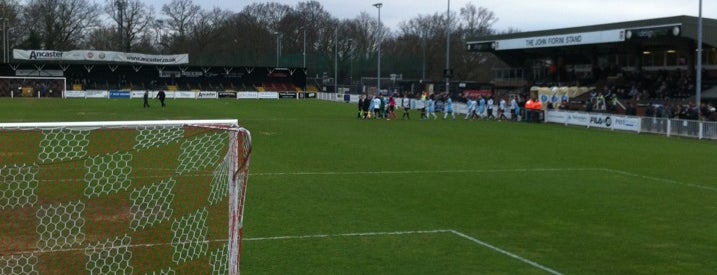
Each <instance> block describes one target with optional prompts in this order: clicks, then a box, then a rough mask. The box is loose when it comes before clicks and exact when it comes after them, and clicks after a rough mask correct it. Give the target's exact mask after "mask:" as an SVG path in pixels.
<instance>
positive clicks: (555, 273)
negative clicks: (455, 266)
mask: <svg viewBox="0 0 717 275" xmlns="http://www.w3.org/2000/svg"><path fill="white" fill-rule="evenodd" d="M439 233H450V234H452V235H454V236H457V237H460V238H462V239H465V240H468V241H470V242H472V243H474V244H477V245H479V246H482V247H485V248H488V249H490V250H493V251H494V252H498V253H500V254H503V255H505V256H508V257H510V258H513V259H515V260H518V261H520V262H522V263H524V264H528V265H531V266H533V267H535V268H537V269H540V270H543V271H545V272H548V273H550V274H553V275H562V273H560V272H558V271H556V270H555V269H552V268H549V267H546V266H544V265H541V264H539V263H536V262H534V261H531V260H529V259H526V258H524V257H521V256H518V255H517V254H515V253H512V252H509V251H507V250H505V249H502V248H500V247H497V246H495V245H492V244H489V243H487V242H484V241H482V240H479V239H478V238H475V237H472V236H470V235H468V234H465V233H462V232H459V231H456V230H453V229H436V230H414V231H393V232H364V233H339V234H316V235H297V236H276V237H257V238H243V239H242V240H243V241H269V240H297V239H323V238H337V237H372V236H391V235H416V234H439Z"/></svg>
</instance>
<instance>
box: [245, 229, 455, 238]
mask: <svg viewBox="0 0 717 275" xmlns="http://www.w3.org/2000/svg"><path fill="white" fill-rule="evenodd" d="M451 231H452V230H448V229H437V230H414V231H394V232H364V233H340V234H317V235H299V236H276V237H258V238H243V239H242V240H243V241H273V240H292V239H293V240H295V239H323V238H331V237H363V236H388V235H409V234H436V233H449V232H451Z"/></svg>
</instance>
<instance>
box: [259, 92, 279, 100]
mask: <svg viewBox="0 0 717 275" xmlns="http://www.w3.org/2000/svg"><path fill="white" fill-rule="evenodd" d="M259 99H279V93H277V92H260V93H259Z"/></svg>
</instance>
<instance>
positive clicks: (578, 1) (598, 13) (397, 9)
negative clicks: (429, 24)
mask: <svg viewBox="0 0 717 275" xmlns="http://www.w3.org/2000/svg"><path fill="white" fill-rule="evenodd" d="M169 2H171V0H146V3H148V4H150V5H153V6H154V7H155V10H156V11H159V10H160V7H161V6H162V5H163V4H166V3H169ZM252 2H255V3H261V2H277V3H283V4H287V5H290V6H295V5H296V4H297V3H298V2H302V1H288V0H274V1H247V0H194V3H197V4H199V5H201V6H202V7H204V8H206V9H211V8H212V7H215V6H218V7H222V8H224V9H229V10H232V11H235V12H239V11H241V10H242V9H243V7H244V6H246V5H247V3H252ZM319 2H320V3H321V4H322V5H323V6H324V9H326V11H328V12H329V13H331V14H332V15H333V16H334V17H337V18H340V19H346V18H355V17H356V16H358V15H359V13H361V12H367V13H368V14H370V15H374V16H378V11H377V9H376V8H375V7H373V6H372V4H374V3H377V2H382V3H383V8H381V21H382V22H383V23H384V24H386V25H388V26H389V27H390V28H391V30H393V31H396V30H397V29H398V28H397V26H398V24H399V22H402V21H407V20H409V19H411V18H414V17H416V16H417V15H419V14H421V15H428V14H431V15H432V14H434V13H436V12H441V13H445V12H446V10H447V8H448V0H443V1H441V0H320V1H319ZM469 2H472V3H473V4H474V5H476V6H479V7H485V8H487V9H489V10H491V11H493V12H494V13H495V15H496V17H498V22H496V24H495V25H494V28H495V29H496V30H499V31H500V30H505V29H508V28H515V29H519V30H521V31H534V30H544V29H554V28H569V27H578V26H586V25H595V24H604V23H614V22H621V21H630V20H639V19H650V18H658V17H668V16H676V15H690V16H695V17H696V16H698V12H699V0H540V1H536V0H480V1H476V0H472V1H470V0H452V1H450V4H451V10H452V11H454V12H457V11H458V10H459V9H460V8H461V7H464V6H465V5H466V4H467V3H469ZM702 2H703V7H702V10H703V16H704V17H708V18H715V19H717V1H714V0H703V1H702Z"/></svg>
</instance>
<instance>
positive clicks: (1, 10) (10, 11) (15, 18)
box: [0, 0, 27, 55]
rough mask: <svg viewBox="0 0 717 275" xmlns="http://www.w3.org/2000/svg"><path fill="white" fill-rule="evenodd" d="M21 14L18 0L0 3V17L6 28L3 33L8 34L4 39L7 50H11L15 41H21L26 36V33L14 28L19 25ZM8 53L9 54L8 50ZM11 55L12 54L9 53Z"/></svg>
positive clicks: (4, 0)
mask: <svg viewBox="0 0 717 275" xmlns="http://www.w3.org/2000/svg"><path fill="white" fill-rule="evenodd" d="M21 13H22V6H21V5H20V3H19V2H18V0H2V1H0V16H2V18H3V19H0V20H5V24H6V26H5V27H6V28H7V29H5V30H3V31H7V32H8V36H7V38H6V39H8V41H7V45H8V48H12V47H13V46H14V45H15V44H16V43H17V41H20V40H22V38H23V36H27V32H26V31H25V30H24V29H22V28H15V27H12V26H16V25H18V24H19V17H20V14H21ZM8 53H10V51H9V49H8ZM10 54H11V55H12V53H10Z"/></svg>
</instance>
